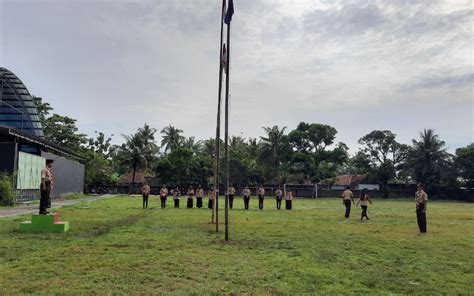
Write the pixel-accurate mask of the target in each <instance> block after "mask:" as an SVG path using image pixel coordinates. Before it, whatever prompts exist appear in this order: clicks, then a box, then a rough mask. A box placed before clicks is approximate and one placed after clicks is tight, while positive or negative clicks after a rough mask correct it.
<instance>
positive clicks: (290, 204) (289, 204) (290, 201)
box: [285, 190, 293, 210]
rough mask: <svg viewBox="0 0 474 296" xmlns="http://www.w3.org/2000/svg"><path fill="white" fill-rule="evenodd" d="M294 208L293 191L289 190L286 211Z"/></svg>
mask: <svg viewBox="0 0 474 296" xmlns="http://www.w3.org/2000/svg"><path fill="white" fill-rule="evenodd" d="M292 208H293V191H291V190H289V191H287V192H286V194H285V209H287V210H291V209H292Z"/></svg>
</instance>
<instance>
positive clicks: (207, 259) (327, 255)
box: [0, 197, 474, 295]
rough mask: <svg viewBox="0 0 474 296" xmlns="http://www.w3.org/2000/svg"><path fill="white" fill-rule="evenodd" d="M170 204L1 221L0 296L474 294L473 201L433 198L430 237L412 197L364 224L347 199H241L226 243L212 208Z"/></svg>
mask: <svg viewBox="0 0 474 296" xmlns="http://www.w3.org/2000/svg"><path fill="white" fill-rule="evenodd" d="M171 202H172V201H170V200H169V201H168V207H167V208H166V209H165V210H162V209H160V208H159V200H158V199H155V198H152V199H151V201H150V203H151V204H150V208H149V209H148V210H143V209H141V200H140V199H139V198H130V197H112V198H107V199H103V200H99V201H96V202H91V203H81V204H78V205H75V206H70V207H65V208H62V209H59V210H58V212H59V213H60V215H61V220H65V221H69V222H70V226H71V230H70V232H68V233H65V234H25V233H20V232H18V230H17V229H18V224H19V222H20V221H23V220H26V219H27V218H28V217H27V216H22V217H18V218H14V219H2V220H1V221H0V237H1V244H0V294H2V295H3V294H17V293H37V294H50V293H53V294H54V293H64V294H71V293H73V294H111V293H113V294H117V293H118V294H137V293H145V294H195V295H203V294H234V295H242V294H247V295H256V294H269V295H271V294H302V293H310V294H326V295H328V294H332V295H334V294H362V293H364V294H365V293H367V294H373V295H387V294H412V293H416V294H426V295H436V294H452V295H455V294H464V295H467V294H472V293H473V291H474V281H473V274H474V260H473V255H474V253H473V246H474V204H467V203H455V202H441V201H440V202H431V203H430V204H429V205H428V234H427V235H424V236H418V230H417V225H416V217H415V209H414V202H413V201H411V200H410V201H408V200H405V201H403V200H397V201H395V200H375V201H374V204H373V205H372V206H371V207H369V217H370V218H371V220H370V221H364V222H360V221H359V216H360V208H353V212H352V216H351V218H350V219H349V220H345V219H344V218H343V212H344V208H343V205H342V203H341V201H340V199H319V200H309V199H304V200H300V199H297V200H295V202H294V210H293V211H285V210H280V211H277V210H276V209H275V202H274V200H273V199H267V200H266V202H265V209H264V210H263V211H260V210H258V209H257V201H256V199H253V200H252V201H251V209H250V210H249V211H244V210H242V207H243V202H242V200H241V199H237V200H236V209H234V210H232V211H231V212H230V217H231V223H230V229H231V241H230V242H228V243H226V242H224V241H223V232H221V233H219V234H216V233H215V232H214V226H213V225H212V224H209V222H210V218H211V212H210V210H208V209H207V208H206V209H192V210H190V209H186V208H180V209H174V208H172V207H171ZM184 203H185V200H181V206H182V207H183V204H184ZM223 203H224V202H223V201H221V205H222V204H223ZM205 204H206V205H207V200H206V202H205ZM220 213H221V215H220V217H221V219H222V220H221V221H223V213H224V211H221V212H220ZM221 230H222V231H223V226H222V227H221Z"/></svg>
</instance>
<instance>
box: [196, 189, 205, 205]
mask: <svg viewBox="0 0 474 296" xmlns="http://www.w3.org/2000/svg"><path fill="white" fill-rule="evenodd" d="M203 197H204V189H202V186H201V184H199V185H198V188H197V189H196V207H197V208H199V209H200V208H202V199H203Z"/></svg>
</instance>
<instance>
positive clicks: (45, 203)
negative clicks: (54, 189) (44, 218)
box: [39, 189, 51, 215]
mask: <svg viewBox="0 0 474 296" xmlns="http://www.w3.org/2000/svg"><path fill="white" fill-rule="evenodd" d="M50 193H51V190H49V189H44V190H43V189H41V197H40V205H39V213H40V215H45V214H47V213H48V211H47V208H48V207H51V198H50Z"/></svg>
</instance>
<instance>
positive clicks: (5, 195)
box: [0, 173, 15, 206]
mask: <svg viewBox="0 0 474 296" xmlns="http://www.w3.org/2000/svg"><path fill="white" fill-rule="evenodd" d="M14 203H15V198H14V196H13V180H12V177H11V176H10V175H8V174H5V173H0V205H4V206H11V205H13V204H14Z"/></svg>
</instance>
